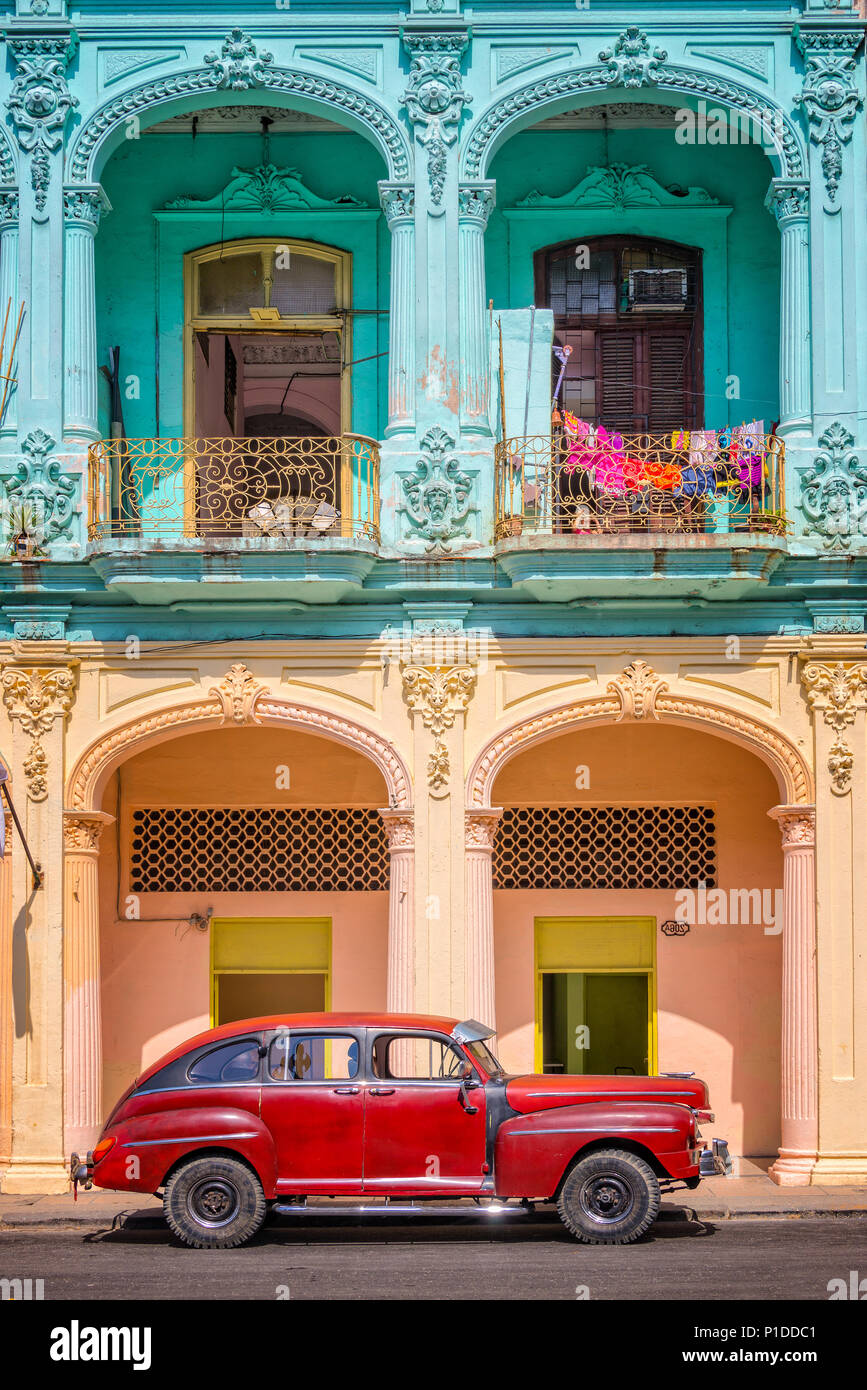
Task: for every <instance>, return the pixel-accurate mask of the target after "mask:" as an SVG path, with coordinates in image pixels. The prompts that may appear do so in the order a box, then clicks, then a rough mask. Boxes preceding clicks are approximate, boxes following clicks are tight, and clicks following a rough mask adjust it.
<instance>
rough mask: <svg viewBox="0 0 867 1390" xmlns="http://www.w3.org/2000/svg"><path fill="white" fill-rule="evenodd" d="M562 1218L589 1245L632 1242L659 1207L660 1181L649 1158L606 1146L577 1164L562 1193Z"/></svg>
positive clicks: (654, 1215)
mask: <svg viewBox="0 0 867 1390" xmlns="http://www.w3.org/2000/svg"><path fill="white" fill-rule="evenodd" d="M557 1210H558V1212H559V1213H560V1220H561V1221H562V1222H563V1225H564V1226H565V1227H566V1229H567V1230H568V1231H571V1233H572V1235H573V1236H575V1237H576V1239H578V1240H581V1241H584V1242H585V1243H586V1244H588V1245H631V1244H632V1242H633V1241H635V1240H638V1239H639V1237H640V1236H643V1235H644V1232H645V1231H646V1230H647V1229H648V1228H649V1227H650V1226H652V1225H653V1222H654V1221H655V1220H656V1216H657V1213H658V1212H659V1183H658V1182H657V1179H656V1174H655V1173H654V1171H653V1169H652V1168H651V1167H650V1165H649V1164H648V1163H645V1161H644V1159H643V1158H638V1157H636V1155H635V1154H631V1153H627V1152H626V1151H625V1150H622V1149H602V1150H600V1151H599V1152H597V1153H592V1154H589V1155H588V1156H587V1158H583V1159H581V1160H580V1162H578V1163H576V1164H575V1167H574V1168H573V1169H572V1170H571V1172H570V1173H569V1174H568V1175H567V1177H566V1180H565V1182H564V1183H563V1186H562V1188H561V1190H560V1196H559V1198H558V1199H557Z"/></svg>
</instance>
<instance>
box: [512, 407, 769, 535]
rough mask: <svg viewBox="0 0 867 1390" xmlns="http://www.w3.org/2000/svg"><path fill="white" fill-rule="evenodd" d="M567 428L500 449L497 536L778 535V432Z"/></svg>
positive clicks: (574, 425)
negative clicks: (663, 432) (654, 432)
mask: <svg viewBox="0 0 867 1390" xmlns="http://www.w3.org/2000/svg"><path fill="white" fill-rule="evenodd" d="M570 418H571V426H572V427H571V428H567V427H565V426H564V427H562V428H557V429H555V430H554V431H553V433H552V434H551V435H550V436H548V435H538V436H535V437H533V438H527V439H507V440H504V441H503V442H502V443H500V444H498V445H497V451H496V515H495V537H496V539H497V540H503V539H505V538H506V537H509V536H520V535H523V534H543V535H554V536H576V537H583V536H589V537H592V536H600V535H601V536H604V535H609V534H619V533H643V534H659V533H662V534H664V533H671V532H674V533H678V532H681V533H689V534H697V533H698V534H702V533H703V534H713V533H719V534H731V533H735V532H745V531H746V532H750V531H756V532H757V531H763V532H766V533H771V534H773V535H784V534H785V532H786V528H787V523H786V516H785V497H784V472H785V469H784V462H785V446H784V444H783V441H782V440H781V439H778V438H777V437H776V435H765V434H754V433H751V427H750V426H739V427H737V428H736V429H732V430H725V431H719V430H693V431H688V430H677V431H674V432H673V433H669V434H666V435H650V434H640V435H628V434H621V433H615V432H614V431H611V432H609V431H607V430H604V429H602V428H598V429H594V428H592V427H590V426H587V425H585V424H584V422H582V421H578V420H575V419H574V417H570Z"/></svg>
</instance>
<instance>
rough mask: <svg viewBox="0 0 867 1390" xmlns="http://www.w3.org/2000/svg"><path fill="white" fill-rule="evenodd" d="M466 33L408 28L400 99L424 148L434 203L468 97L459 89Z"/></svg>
mask: <svg viewBox="0 0 867 1390" xmlns="http://www.w3.org/2000/svg"><path fill="white" fill-rule="evenodd" d="M468 42H469V40H468V38H467V36H466V34H464V33H458V34H406V35H404V44H405V46H406V49H407V52H408V53H409V55H410V59H411V62H410V70H409V86H408V87H407V89H406V91H405V92H404V95H403V105H404V106H405V107H406V111H407V115H408V116H409V119H410V121H411V122H412V124H413V126H414V128H415V133H416V139H417V140H418V143H419V144H420V145H423V146H424V147H425V149H426V150H427V159H428V182H429V184H430V191H431V202H432V203H433V205H434V208H435V209H438V208H439V206H440V205H441V203H442V200H443V192H444V191H445V181H446V167H447V157H448V149H449V147H450V146H452V145H454V143H455V141H456V140H457V138H458V123H459V121H460V119H461V116H462V115H463V113H464V110H465V108H466V107H467V106H469V105H470V103H471V102H472V97H471V96H469V95H468V94H467V92H465V91H464V89H463V84H462V79H461V58H462V56H463V54H464V53H465V52H466V49H467V45H468Z"/></svg>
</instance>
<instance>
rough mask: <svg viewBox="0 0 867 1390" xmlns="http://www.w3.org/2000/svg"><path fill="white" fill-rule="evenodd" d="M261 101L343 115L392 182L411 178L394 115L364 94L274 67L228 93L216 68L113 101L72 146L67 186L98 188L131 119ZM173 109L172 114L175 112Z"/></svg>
mask: <svg viewBox="0 0 867 1390" xmlns="http://www.w3.org/2000/svg"><path fill="white" fill-rule="evenodd" d="M262 97H267V98H269V99H272V100H273V99H277V100H278V101H279V99H280V98H281V97H282V98H284V99H285V102H286V104H287V106H288V104H289V102H290V101H291V100H292V98H295V100H296V102H297V103H298V105H299V107H300V108H301V109H310V110H313V111H316V112H318V113H320V114H323V115H330V116H331V117H332V119H333V118H335V113H336V112H337V113H339V117H341V118H342V120H343V123H344V124H345V125H346V126H347V128H349V129H351V130H355V131H357V132H358V133H359V134H361V135H364V136H365V137H366V138H367V139H368V140H370V142H371V143H372V144H373V145H374V146H375V147H376V148H377V149H378V150H379V153H380V154H381V155H382V157H383V159H384V160H385V163H386V166H387V168H388V178H389V179H400V180H403V181H406V180H407V179H408V178H409V177H410V175H411V169H412V155H411V148H410V144H409V141H408V139H407V137H406V135H405V133H404V131H403V130H402V129H401V127H400V125H399V124H398V122H397V120H396V119H395V117H394V116H392V115H391V113H390V112H389V111H388V110H387V109H386V108H385V107H384V106H382V105H381V104H380V103H379V102H378V101H375V100H374V99H373V98H372V97H371V96H369V95H368V94H367V93H366V92H361V91H357V90H355V89H354V88H352V87H350V86H348V85H347V84H346V83H344V82H336V81H334V80H333V79H331V78H325V77H318V76H316V75H315V74H314V73H308V72H303V71H300V70H297V69H294V68H283V67H274V68H268V69H267V70H264V71H263V74H262V78H261V80H260V81H258V82H257V83H256V84H255V86H252V85H251V87H250V89H249V90H246V91H226V90H224V89H222V88H220V87H219V86H218V85H217V77H216V74H215V72H214V69H213V67H198V68H189V69H186V70H184V71H181V72H176V73H173V74H171V75H170V76H167V77H163V78H158V79H156V80H155V81H151V82H142V83H139V84H138V85H137V86H135V87H131V88H129V89H128V90H127V91H125V92H121V93H120V94H119V95H117V96H114V97H112V98H111V99H110V100H109V101H106V102H104V103H103V104H102V106H100V107H98V108H97V109H96V110H95V111H93V112H92V113H91V114H90V115H89V116H88V117H87V119H86V120H85V121H84V122H83V124H82V126H81V128H80V130H79V131H78V132H77V134H76V136H75V138H74V140H73V141H72V143H71V145H70V149H69V154H68V157H67V173H66V178H67V181H68V182H69V183H84V184H93V183H98V182H99V179H100V177H101V173H102V168H103V166H104V165H105V163H106V161H107V160H108V158H109V156H110V155H111V154H112V153H113V151H114V149H115V148H116V147H117V145H118V143H119V142H120V140H121V139H122V138H123V135H122V129H123V127H124V126H125V125H126V123H127V122H128V121H129V120H130V119H131V118H133V117H136V116H142V115H144V114H145V113H148V114H149V115H151V114H152V115H153V118H154V121H156V120H164V119H166V118H167V116H169V115H173V114H177V111H178V110H184V109H185V106H186V108H189V101H190V98H195V99H196V102H195V108H196V109H201V108H202V107H206V106H218V105H221V104H222V103H224V102H227V101H230V102H231V103H232V104H233V105H253V104H257V103H259V102H260V101H261V99H262ZM173 108H174V109H173Z"/></svg>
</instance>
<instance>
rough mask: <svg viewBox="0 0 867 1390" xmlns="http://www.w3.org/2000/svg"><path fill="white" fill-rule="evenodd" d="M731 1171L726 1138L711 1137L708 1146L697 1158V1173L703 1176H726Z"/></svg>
mask: <svg viewBox="0 0 867 1390" xmlns="http://www.w3.org/2000/svg"><path fill="white" fill-rule="evenodd" d="M731 1171H732V1160H731V1154H730V1153H729V1146H728V1140H726V1139H712V1140H711V1145H710V1148H708V1149H703V1150H702V1154H701V1158H700V1159H699V1173H700V1175H701V1177H703V1178H719V1177H723V1178H727V1177H728V1176H729V1174H730V1173H731Z"/></svg>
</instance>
